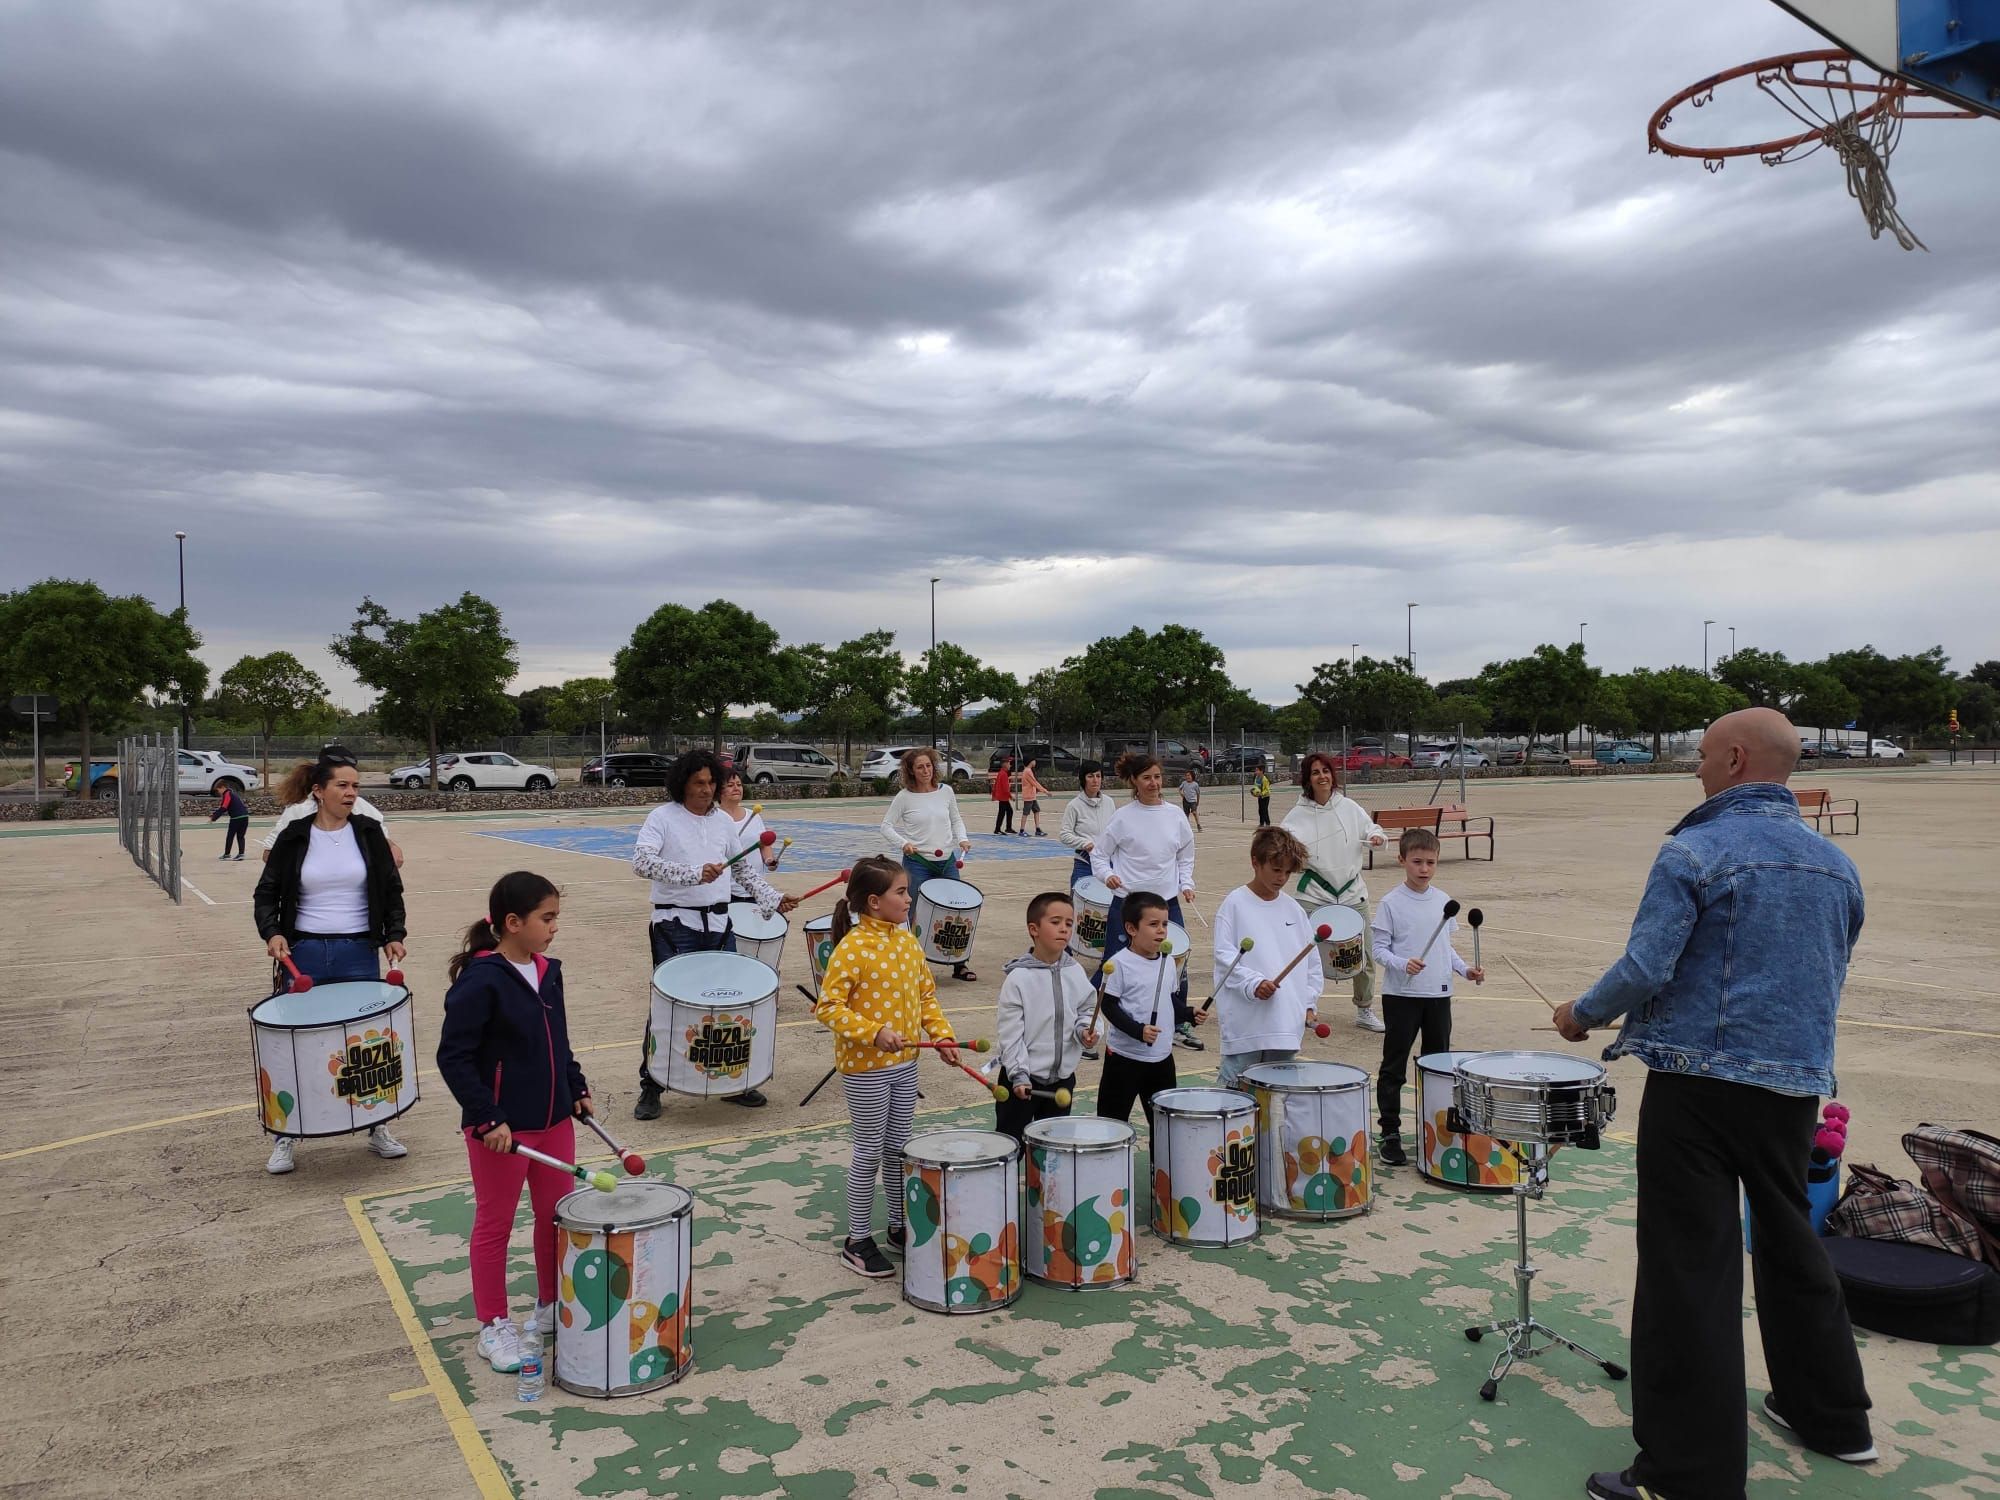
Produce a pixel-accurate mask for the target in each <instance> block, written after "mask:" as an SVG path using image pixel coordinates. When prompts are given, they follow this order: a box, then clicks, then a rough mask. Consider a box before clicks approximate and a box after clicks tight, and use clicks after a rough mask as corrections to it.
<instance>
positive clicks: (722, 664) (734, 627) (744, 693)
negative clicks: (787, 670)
mask: <svg viewBox="0 0 2000 1500" xmlns="http://www.w3.org/2000/svg"><path fill="white" fill-rule="evenodd" d="M611 680H612V682H613V683H615V684H616V685H617V689H618V699H619V701H620V702H621V703H622V704H624V706H625V709H626V711H627V712H628V713H629V714H630V715H631V716H632V717H633V718H635V719H637V720H638V721H640V722H641V723H643V724H645V725H647V726H649V727H650V728H651V729H652V731H653V732H654V734H655V735H656V736H657V735H663V734H667V733H670V732H671V731H673V730H674V729H677V728H679V727H680V726H682V725H684V724H688V723H697V722H703V723H706V725H707V727H708V732H709V740H710V742H711V744H712V745H713V746H714V748H715V749H716V750H718V751H720V750H721V748H722V726H723V721H724V720H725V719H726V718H728V716H729V710H730V709H731V708H732V707H746V708H747V707H748V706H750V705H751V704H755V703H766V702H769V700H770V698H771V695H772V694H773V693H779V694H782V693H783V692H784V690H785V687H786V683H785V680H784V677H783V672H782V668H781V665H780V663H779V660H778V632H777V631H775V630H773V629H772V628H771V627H770V626H769V625H767V624H765V623H764V621H762V620H760V619H758V618H757V616H755V615H754V614H752V613H751V612H750V611H749V610H747V609H744V608H743V607H742V606H740V605H736V604H731V603H730V602H729V601H728V600H727V599H712V600H710V601H709V602H708V603H707V604H704V605H703V606H702V607H701V608H700V609H698V610H697V609H689V608H688V607H687V606H686V605H683V604H663V605H661V606H660V607H659V608H658V609H656V610H654V611H653V613H652V614H651V615H649V616H647V618H646V619H644V620H642V621H641V622H640V623H639V625H638V627H637V628H636V629H635V630H633V632H632V640H631V643H630V644H629V645H626V646H622V647H620V648H619V651H618V654H617V655H616V656H615V657H613V658H612V663H611Z"/></svg>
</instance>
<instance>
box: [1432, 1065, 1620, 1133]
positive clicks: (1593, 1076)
mask: <svg viewBox="0 0 2000 1500" xmlns="http://www.w3.org/2000/svg"><path fill="white" fill-rule="evenodd" d="M1452 1079H1453V1082H1452V1093H1453V1097H1454V1098H1455V1100H1456V1102H1457V1104H1458V1112H1459V1115H1460V1116H1461V1117H1462V1118H1463V1119H1464V1121H1465V1125H1466V1128H1467V1129H1468V1130H1474V1131H1478V1132H1479V1133H1481V1134H1483V1135H1497V1136H1499V1137H1501V1138H1502V1139H1503V1140H1509V1141H1514V1142H1516V1143H1521V1144H1529V1145H1542V1146H1571V1145H1575V1146H1582V1147H1584V1148H1585V1149H1587V1150H1595V1149H1596V1147H1597V1144H1598V1132H1599V1131H1600V1130H1601V1129H1602V1128H1603V1127H1604V1126H1606V1125H1608V1124H1610V1123H1611V1116H1612V1115H1613V1114H1614V1113H1615V1112H1616V1110H1617V1106H1618V1100H1617V1095H1616V1093H1615V1092H1614V1091H1613V1089H1612V1087H1611V1085H1610V1082H1609V1080H1608V1078H1607V1075H1606V1074H1605V1071H1604V1066H1603V1064H1601V1063H1595V1062H1592V1061H1590V1060H1589V1059H1588V1058H1583V1057H1571V1056H1570V1055H1569V1054H1568V1053H1566V1052H1481V1053H1479V1054H1477V1055H1476V1056H1473V1057H1469V1058H1467V1059H1465V1060H1464V1061H1463V1062H1461V1063H1459V1064H1458V1066H1457V1067H1456V1068H1454V1069H1453V1070H1452Z"/></svg>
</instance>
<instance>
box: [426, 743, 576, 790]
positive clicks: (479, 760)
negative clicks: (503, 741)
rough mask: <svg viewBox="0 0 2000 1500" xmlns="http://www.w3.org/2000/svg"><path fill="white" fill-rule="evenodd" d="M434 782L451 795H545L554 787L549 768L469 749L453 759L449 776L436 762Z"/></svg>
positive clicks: (502, 753) (499, 752)
mask: <svg viewBox="0 0 2000 1500" xmlns="http://www.w3.org/2000/svg"><path fill="white" fill-rule="evenodd" d="M438 782H439V783H440V784H441V785H442V786H444V787H446V788H448V789H449V790H451V791H454V792H473V791H478V792H492V791H525V792H546V791H550V790H552V789H553V788H554V786H555V784H556V773H555V768H554V767H553V766H537V765H532V764H530V763H529V762H527V761H523V760H516V759H515V758H514V757H513V756H511V755H509V754H507V753H506V752H505V751H503V750H471V751H462V752H461V753H459V754H458V755H456V756H454V757H453V759H452V763H451V774H450V775H449V776H446V775H445V771H444V762H443V760H442V759H440V760H439V762H438Z"/></svg>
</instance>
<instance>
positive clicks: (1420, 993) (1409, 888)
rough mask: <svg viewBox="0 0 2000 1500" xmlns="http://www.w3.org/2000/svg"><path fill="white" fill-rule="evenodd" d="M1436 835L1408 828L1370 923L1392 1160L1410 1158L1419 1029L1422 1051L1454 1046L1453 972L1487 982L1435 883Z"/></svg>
mask: <svg viewBox="0 0 2000 1500" xmlns="http://www.w3.org/2000/svg"><path fill="white" fill-rule="evenodd" d="M1439 848H1440V845H1439V843H1438V836H1437V835H1436V834H1434V833H1432V832H1431V831H1430V830H1429V829H1428V828H1412V829H1410V830H1408V831H1407V832H1406V833H1404V835H1403V839H1402V843H1401V844H1400V845H1398V847H1397V851H1396V862H1397V863H1398V864H1400V865H1401V866H1402V867H1403V883H1402V884H1401V885H1399V886H1397V887H1396V888H1395V889H1394V890H1392V891H1390V892H1389V894H1388V895H1386V896H1384V897H1383V898H1382V901H1381V904H1380V905H1379V906H1377V907H1376V908H1375V919H1374V920H1373V921H1372V922H1370V923H1369V924H1368V928H1369V936H1370V937H1371V939H1372V940H1373V946H1374V949H1375V961H1376V962H1377V963H1379V964H1380V965H1381V966H1382V1009H1383V1010H1384V1011H1385V1012H1386V1015H1385V1017H1384V1019H1385V1021H1386V1022H1387V1030H1385V1031H1384V1032H1383V1034H1382V1071H1381V1072H1380V1073H1378V1074H1377V1075H1376V1077H1375V1105H1376V1108H1377V1110H1378V1111H1379V1112H1380V1114H1381V1117H1382V1128H1381V1131H1380V1133H1379V1134H1378V1135H1377V1136H1376V1138H1375V1139H1376V1149H1377V1152H1378V1154H1379V1155H1380V1156H1381V1158H1382V1160H1383V1161H1384V1162H1385V1163H1386V1164H1387V1165H1389V1166H1392V1167H1403V1166H1408V1165H1409V1161H1410V1158H1409V1157H1408V1155H1407V1154H1405V1152H1404V1150H1403V1114H1402V1107H1403V1080H1404V1078H1406V1077H1407V1076H1408V1074H1409V1071H1410V1047H1411V1045H1412V1044H1413V1043H1414V1042H1415V1041H1416V1040H1417V1038H1418V1036H1419V1034H1421V1035H1422V1037H1423V1047H1422V1050H1421V1051H1420V1052H1419V1053H1418V1056H1420V1057H1421V1056H1424V1055H1426V1054H1429V1053H1432V1052H1449V1051H1450V1050H1451V980H1452V976H1453V975H1454V974H1463V975H1464V976H1465V977H1466V978H1467V979H1470V980H1471V981H1472V982H1473V983H1474V984H1484V983H1485V982H1486V971H1485V970H1484V969H1473V968H1468V967H1467V966H1466V962H1465V960H1464V959H1462V958H1460V957H1459V956H1458V954H1457V952H1456V951H1455V950H1454V949H1453V948H1452V945H1451V939H1452V934H1453V933H1454V932H1455V931H1456V930H1457V928H1458V919H1457V918H1456V917H1446V916H1445V914H1444V907H1445V902H1446V900H1447V899H1448V898H1447V897H1446V895H1445V893H1444V892H1443V891H1442V890H1440V889H1439V888H1438V887H1437V886H1434V885H1432V884H1431V879H1432V877H1433V876H1435V875H1436V874H1437V863H1438V850H1439Z"/></svg>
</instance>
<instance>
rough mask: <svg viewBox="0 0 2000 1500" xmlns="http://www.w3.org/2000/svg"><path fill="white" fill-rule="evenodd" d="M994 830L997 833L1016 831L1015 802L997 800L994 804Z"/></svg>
mask: <svg viewBox="0 0 2000 1500" xmlns="http://www.w3.org/2000/svg"><path fill="white" fill-rule="evenodd" d="M993 831H994V832H995V833H1012V832H1013V831H1014V804H1013V803H1011V802H996V803H994V804H993Z"/></svg>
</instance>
